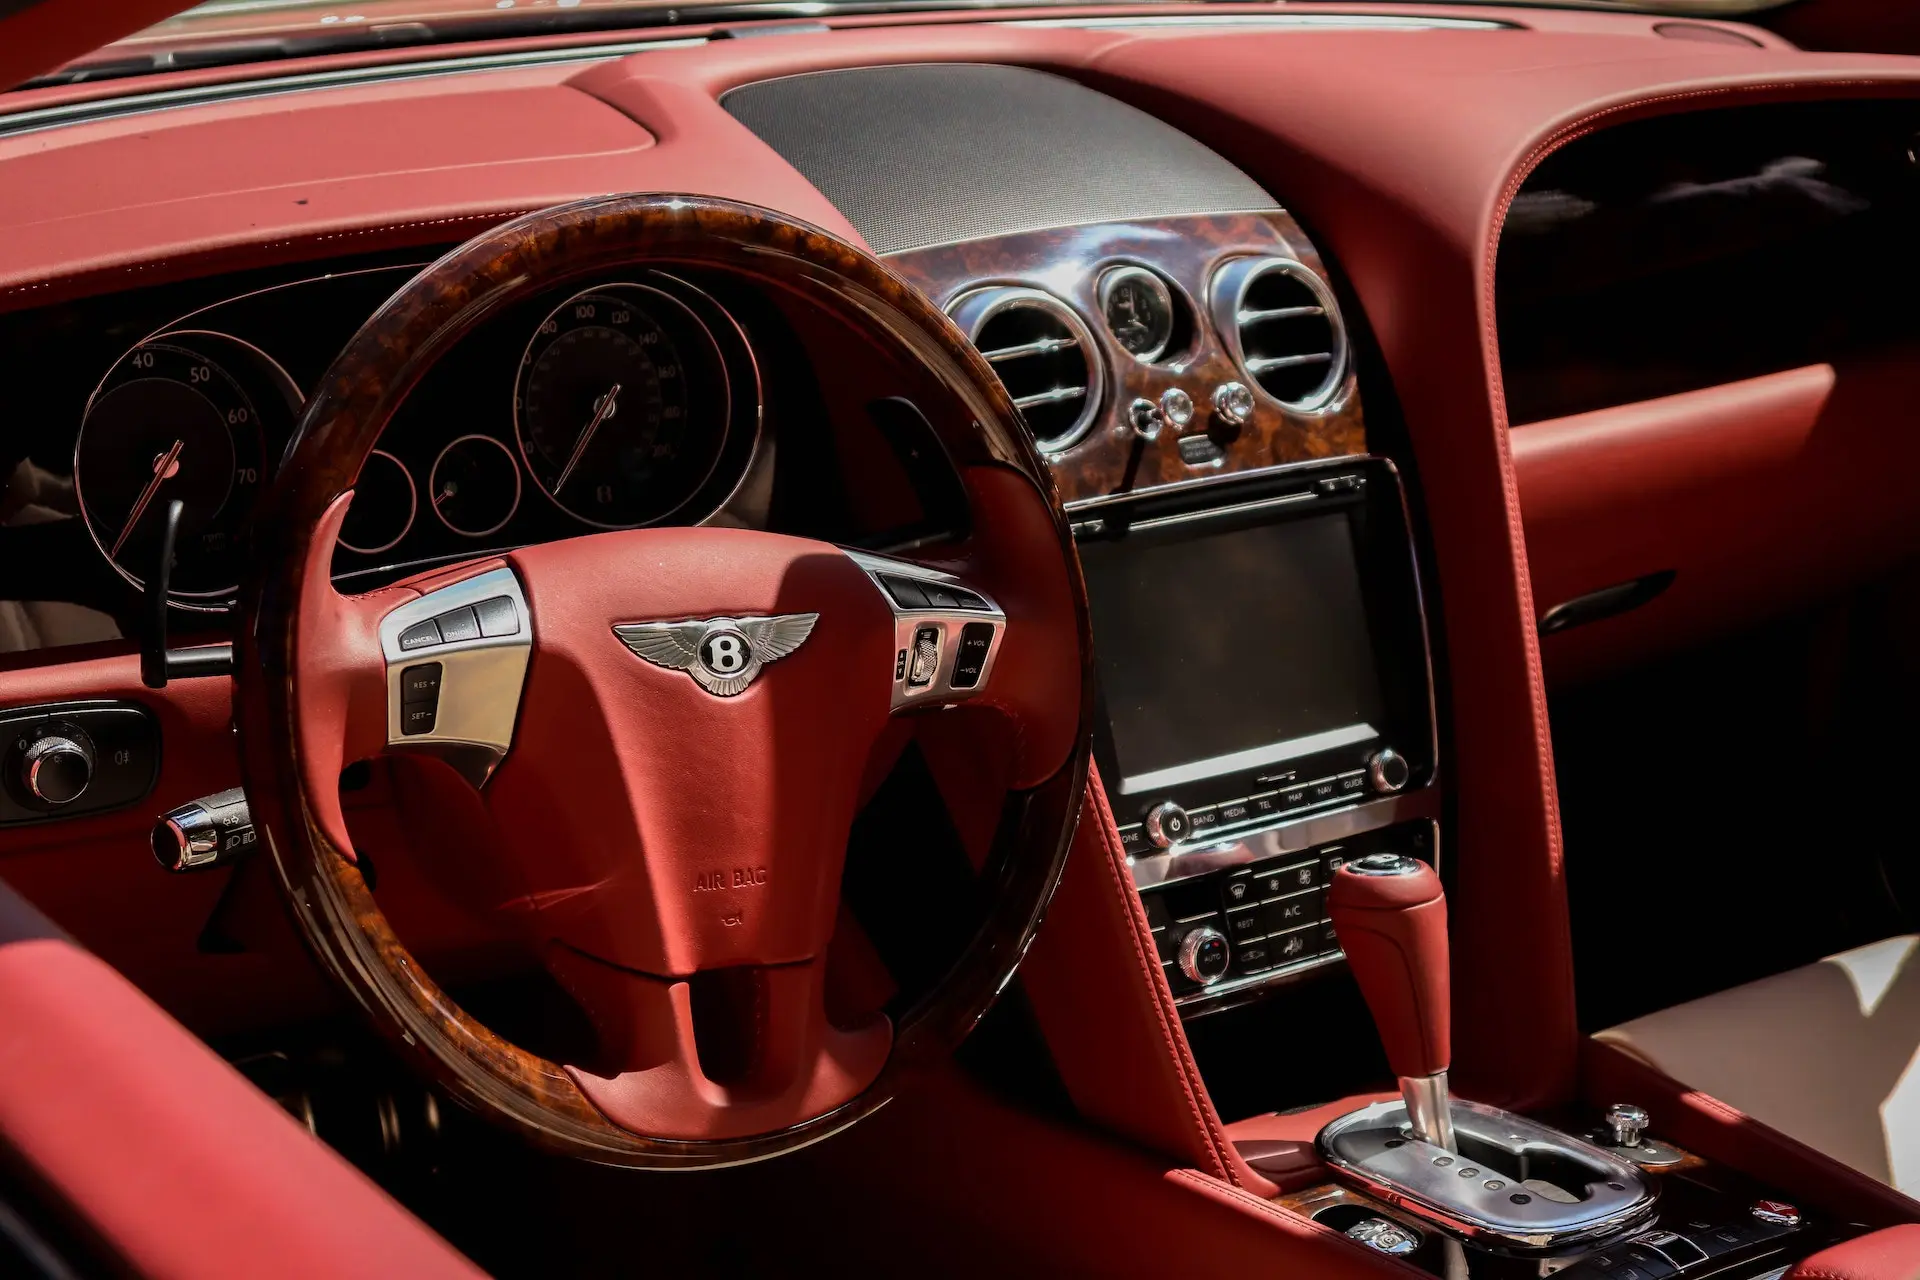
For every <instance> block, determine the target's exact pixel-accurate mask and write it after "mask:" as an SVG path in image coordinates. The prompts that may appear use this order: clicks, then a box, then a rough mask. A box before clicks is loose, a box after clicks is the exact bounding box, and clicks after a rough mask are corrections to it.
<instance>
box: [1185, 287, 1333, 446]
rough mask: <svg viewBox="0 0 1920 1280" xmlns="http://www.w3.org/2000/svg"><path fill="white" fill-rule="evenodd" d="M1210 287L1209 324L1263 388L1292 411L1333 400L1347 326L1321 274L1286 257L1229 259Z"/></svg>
mask: <svg viewBox="0 0 1920 1280" xmlns="http://www.w3.org/2000/svg"><path fill="white" fill-rule="evenodd" d="M1209 292H1210V293H1211V295H1212V299H1211V300H1212V309H1213V323H1214V327H1215V328H1217V329H1218V330H1219V331H1220V335H1221V337H1222V338H1224V339H1225V341H1226V343H1227V345H1228V346H1229V347H1230V348H1231V349H1232V351H1233V358H1234V360H1235V361H1236V362H1237V363H1238V364H1239V365H1240V367H1241V369H1243V370H1245V372H1246V374H1247V377H1248V378H1250V379H1251V380H1252V381H1253V382H1254V383H1256V384H1257V385H1258V386H1259V388H1260V389H1261V390H1262V391H1264V392H1266V393H1267V394H1268V395H1270V396H1272V397H1273V398H1274V399H1275V400H1278V401H1279V402H1280V403H1281V404H1282V405H1284V406H1285V407H1286V408H1288V409H1292V410H1293V411H1295V412H1296V413H1314V412H1317V411H1319V410H1322V409H1325V408H1327V407H1328V406H1329V405H1330V404H1332V403H1333V401H1334V399H1335V397H1337V396H1338V395H1339V393H1340V388H1341V386H1342V385H1343V384H1344V383H1345V381H1346V376H1347V331H1346V326H1345V325H1343V324H1342V323H1341V322H1340V307H1339V304H1338V303H1336V302H1335V301H1334V298H1333V290H1331V289H1329V288H1328V287H1327V283H1326V281H1324V280H1322V279H1321V278H1320V277H1319V276H1318V275H1316V274H1314V272H1313V271H1312V270H1311V269H1309V268H1308V267H1307V266H1306V265H1305V264H1303V263H1299V262H1295V261H1294V260H1293V259H1291V258H1235V259H1234V260H1233V261H1231V262H1229V263H1227V265H1226V266H1224V267H1222V268H1220V270H1219V271H1218V272H1217V273H1215V275H1214V277H1213V286H1212V288H1211V290H1210V291H1209Z"/></svg>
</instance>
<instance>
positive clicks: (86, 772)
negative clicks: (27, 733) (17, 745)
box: [20, 733, 93, 804]
mask: <svg viewBox="0 0 1920 1280" xmlns="http://www.w3.org/2000/svg"><path fill="white" fill-rule="evenodd" d="M20 771H21V781H22V782H23V783H24V784H25V785H26V788H27V793H28V794H29V795H31V796H32V797H33V798H34V799H36V800H39V801H41V802H42V803H43V804H70V803H72V802H73V801H75V800H78V799H79V798H80V796H81V793H83V792H84V791H86V789H87V784H88V783H89V782H92V781H93V745H92V744H91V743H89V742H87V741H86V740H85V739H84V738H83V737H82V736H81V735H79V734H67V733H48V734H43V735H42V736H40V737H38V738H36V739H34V740H33V742H32V743H30V744H29V745H28V747H27V749H26V752H25V754H23V755H22V756H21V758H20Z"/></svg>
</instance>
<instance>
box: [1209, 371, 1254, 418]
mask: <svg viewBox="0 0 1920 1280" xmlns="http://www.w3.org/2000/svg"><path fill="white" fill-rule="evenodd" d="M1213 411H1214V413H1216V414H1218V415H1219V416H1220V420H1221V421H1222V422H1225V423H1226V424H1227V425H1228V426H1231V427H1244V426H1246V425H1247V423H1248V422H1249V421H1251V420H1252V418H1253V392H1251V391H1249V390H1247V384H1246V383H1244V382H1223V383H1221V384H1220V385H1219V386H1217V387H1215V388H1214V389H1213Z"/></svg>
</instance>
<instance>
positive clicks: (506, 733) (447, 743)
mask: <svg viewBox="0 0 1920 1280" xmlns="http://www.w3.org/2000/svg"><path fill="white" fill-rule="evenodd" d="M531 616H532V615H531V614H530V613H529V612H528V611H527V600H526V595H525V593H524V592H522V591H521V589H520V583H519V580H518V579H517V578H515V577H514V575H513V570H511V569H506V568H500V569H490V570H488V571H487V572H485V573H482V574H477V575H475V576H474V577H472V578H468V579H467V580H466V581H464V582H456V583H454V584H453V585H451V586H446V587H441V588H440V589H439V590H437V591H431V592H428V593H427V594H426V595H424V596H421V597H420V598H419V599H417V600H409V601H408V602H407V603H405V604H403V605H401V606H399V607H398V608H396V609H394V610H393V611H392V612H391V613H389V614H388V615H387V616H386V617H385V618H383V619H381V622H380V647H381V651H382V653H383V655H384V657H385V658H386V663H387V745H388V746H389V747H393V748H404V749H407V750H415V751H428V752H432V753H434V754H437V755H439V756H440V757H441V758H442V759H444V760H446V761H447V763H449V764H451V765H452V766H453V767H454V768H455V769H457V770H459V771H460V772H461V773H462V774H463V775H464V776H465V777H466V778H467V779H468V781H470V782H472V783H474V784H475V785H476V786H478V785H482V784H484V783H485V782H486V780H487V778H488V777H490V776H491V775H492V772H493V769H494V767H495V766H496V765H498V764H499V762H500V760H501V759H502V758H504V757H505V755H506V753H507V748H508V747H509V746H511V745H512V742H513V726H514V723H515V721H516V720H517V719H518V718H519V713H520V692H521V688H522V686H523V685H524V684H525V682H526V674H527V661H528V658H529V656H530V655H531V653H532V648H533V631H532V627H531V626H530V619H531Z"/></svg>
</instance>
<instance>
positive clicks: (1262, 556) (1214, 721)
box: [1081, 509, 1387, 796]
mask: <svg viewBox="0 0 1920 1280" xmlns="http://www.w3.org/2000/svg"><path fill="white" fill-rule="evenodd" d="M1350 511H1351V509H1348V510H1334V511H1330V512H1326V513H1323V514H1314V515H1311V516H1308V517H1305V518H1292V519H1285V520H1282V521H1280V522H1277V523H1265V524H1255V525H1252V526H1251V527H1247V526H1244V525H1243V526H1242V527H1238V528H1230V529H1227V530H1226V531H1223V532H1207V531H1205V528H1204V525H1201V526H1197V527H1195V528H1193V529H1191V530H1183V531H1182V535H1181V536H1177V537H1157V538H1156V537H1153V536H1151V535H1134V536H1128V537H1124V538H1119V539H1114V540H1093V541H1087V542H1083V544H1082V546H1081V563H1082V564H1083V566H1084V568H1085V571H1086V577H1087V594H1088V597H1089V602H1090V604H1091V606H1092V610H1093V630H1094V644H1095V650H1096V652H1097V653H1098V654H1099V659H1100V676H1101V685H1102V692H1103V695H1104V698H1105V701H1106V710H1107V716H1108V720H1109V726H1110V731H1111V739H1112V741H1111V748H1112V758H1113V760H1114V763H1115V764H1116V765H1117V767H1118V769H1119V773H1120V777H1119V778H1117V779H1115V778H1108V779H1107V780H1106V782H1107V786H1108V788H1109V789H1110V790H1111V791H1114V792H1117V793H1118V794H1119V795H1121V796H1140V795H1144V794H1148V793H1156V794H1157V793H1163V792H1171V791H1179V790H1181V789H1182V788H1183V787H1184V786H1186V785H1187V784H1190V783H1194V782H1199V781H1201V780H1203V779H1207V778H1216V777H1220V776H1221V775H1226V774H1246V773H1249V772H1254V771H1259V770H1263V769H1266V768H1268V767H1270V766H1271V767H1272V768H1273V769H1274V770H1275V773H1276V776H1283V775H1284V772H1285V766H1286V765H1287V763H1288V762H1289V761H1298V760H1302V759H1304V758H1307V757H1312V756H1317V755H1320V754H1322V753H1325V752H1327V751H1331V750H1334V749H1337V748H1341V747H1356V746H1359V745H1361V744H1365V743H1370V742H1374V741H1376V740H1378V739H1380V738H1381V737H1382V736H1384V734H1385V732H1386V716H1387V711H1386V707H1385V701H1386V699H1385V695H1384V693H1383V690H1382V688H1381V685H1380V677H1379V674H1378V673H1379V664H1378V662H1377V661H1376V655H1375V641H1374V636H1373V634H1372V631H1371V627H1370V624H1369V618H1368V610H1367V607H1366V602H1365V600H1364V599H1363V597H1362V591H1361V573H1360V565H1359V561H1358V556H1357V554H1356V548H1355V531H1354V528H1353V524H1352V518H1351V514H1350Z"/></svg>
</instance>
